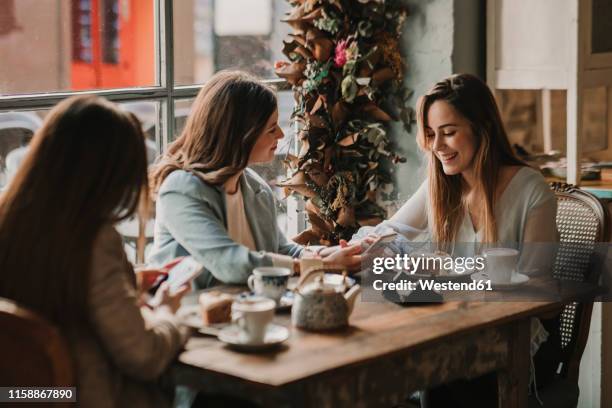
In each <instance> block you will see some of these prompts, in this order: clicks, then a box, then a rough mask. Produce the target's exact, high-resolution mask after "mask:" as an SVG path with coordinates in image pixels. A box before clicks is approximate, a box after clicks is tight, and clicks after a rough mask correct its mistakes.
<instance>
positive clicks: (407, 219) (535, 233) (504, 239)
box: [385, 167, 559, 276]
mask: <svg viewBox="0 0 612 408" xmlns="http://www.w3.org/2000/svg"><path fill="white" fill-rule="evenodd" d="M428 190H429V189H428V183H427V181H425V182H424V183H423V184H422V185H421V187H420V188H419V189H418V190H417V192H416V193H414V195H413V196H412V197H411V198H410V199H409V200H408V201H407V202H406V203H405V204H404V205H403V206H402V207H401V208H400V209H399V210H398V211H397V213H395V215H393V217H391V219H389V220H388V221H385V225H386V226H389V227H391V228H392V229H394V230H395V231H397V232H398V233H401V234H403V235H404V236H405V237H406V238H408V239H410V240H419V241H425V240H431V238H430V237H431V233H430V232H431V231H430V229H429V226H431V225H432V222H431V213H430V211H429V194H428ZM556 214H557V200H556V197H555V194H554V193H553V191H552V190H551V189H550V187H549V186H548V184H547V183H546V181H545V180H544V177H543V176H542V175H541V174H540V172H539V171H537V170H534V169H532V168H530V167H523V168H521V169H519V170H518V171H517V172H516V173H515V175H514V176H513V178H512V179H511V180H510V182H509V183H508V185H507V186H506V189H505V190H504V191H503V193H502V195H501V197H500V199H499V200H498V202H497V204H496V208H495V219H496V220H497V235H498V242H497V246H500V247H510V248H517V249H519V250H520V251H521V258H520V261H519V271H520V272H521V273H524V274H527V275H532V276H533V275H537V274H540V273H550V267H551V265H552V260H553V259H554V255H555V252H554V251H555V249H556V243H557V242H558V241H559V234H558V232H557V226H556ZM482 237H483V231H482V230H479V231H475V229H474V226H473V224H472V220H471V217H470V216H469V213H468V212H467V211H466V214H465V216H464V217H463V220H462V222H461V225H460V227H459V230H458V232H457V237H456V240H455V244H454V248H453V255H459V254H461V255H463V256H468V255H473V254H476V253H479V252H480V242H481V241H482Z"/></svg>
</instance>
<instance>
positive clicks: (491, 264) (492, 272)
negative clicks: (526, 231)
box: [482, 248, 519, 283]
mask: <svg viewBox="0 0 612 408" xmlns="http://www.w3.org/2000/svg"><path fill="white" fill-rule="evenodd" d="M482 255H483V256H484V258H485V261H486V269H485V273H486V275H487V276H488V277H489V278H490V279H491V282H492V283H510V282H511V281H512V275H513V274H514V273H515V271H516V265H517V264H518V259H519V251H517V250H516V249H513V248H487V249H485V250H483V251H482Z"/></svg>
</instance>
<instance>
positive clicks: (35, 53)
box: [0, 0, 155, 94]
mask: <svg viewBox="0 0 612 408" xmlns="http://www.w3.org/2000/svg"><path fill="white" fill-rule="evenodd" d="M2 4H4V5H6V8H4V9H3V10H2V12H0V55H2V63H1V64H0V94H24V93H36V92H53V91H70V90H86V89H103V88H127V87H136V86H150V85H154V84H155V59H154V58H155V31H154V0H129V1H127V0H57V1H55V0H18V1H17V0H3V2H2ZM25 44H27V47H26V46H24V45H25Z"/></svg>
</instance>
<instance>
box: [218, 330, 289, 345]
mask: <svg viewBox="0 0 612 408" xmlns="http://www.w3.org/2000/svg"><path fill="white" fill-rule="evenodd" d="M288 338H289V329H287V328H286V327H284V326H279V325H277V324H272V323H271V324H269V325H268V328H267V330H266V335H265V338H264V340H263V342H261V343H250V342H247V341H246V340H245V338H244V334H243V332H242V329H241V328H240V327H238V326H236V325H231V326H228V327H226V328H224V329H222V330H221V331H220V332H219V340H221V341H222V342H223V343H225V344H227V345H228V346H229V347H231V348H233V349H236V350H239V351H260V350H266V349H269V348H272V347H275V346H278V345H279V344H281V343H282V342H284V341H285V340H287V339H288Z"/></svg>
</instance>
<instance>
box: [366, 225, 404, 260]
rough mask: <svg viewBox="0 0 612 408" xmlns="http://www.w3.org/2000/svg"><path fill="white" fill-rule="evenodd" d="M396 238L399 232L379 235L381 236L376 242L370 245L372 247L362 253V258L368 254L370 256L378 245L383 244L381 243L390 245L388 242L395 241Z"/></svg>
mask: <svg viewBox="0 0 612 408" xmlns="http://www.w3.org/2000/svg"><path fill="white" fill-rule="evenodd" d="M396 236H397V232H395V231H391V232H387V233H385V234H382V235H379V236H378V238H376V239H375V240H374V242H372V243H371V244H370V246H369V247H367V248H366V250H365V251H363V252H362V253H361V256H363V255H367V254H368V252H371V250H372V249H373V248H374V247H375V246H378V244H381V243H383V244H386V243H388V242H391V241H393V240H394V239H395V237H396Z"/></svg>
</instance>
